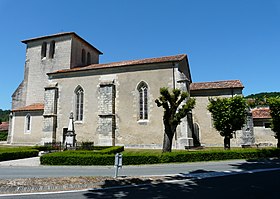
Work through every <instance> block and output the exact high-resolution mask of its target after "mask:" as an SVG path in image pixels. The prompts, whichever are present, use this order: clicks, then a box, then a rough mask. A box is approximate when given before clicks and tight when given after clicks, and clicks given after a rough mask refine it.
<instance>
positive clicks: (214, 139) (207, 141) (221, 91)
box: [190, 80, 244, 146]
mask: <svg viewBox="0 0 280 199" xmlns="http://www.w3.org/2000/svg"><path fill="white" fill-rule="evenodd" d="M243 88H244V86H243V84H242V83H241V82H240V81H239V80H227V81H214V82H199V83H192V84H191V85H190V94H191V97H194V98H195V99H196V106H195V108H194V110H193V111H192V113H193V122H194V136H193V138H194V139H195V140H194V143H198V144H202V145H204V146H223V137H221V135H220V134H219V133H218V132H217V130H216V129H215V128H214V127H213V124H212V116H211V113H210V112H209V111H208V110H207V106H208V104H209V100H208V98H209V97H212V98H215V97H231V96H233V95H242V90H243ZM240 136H241V135H239V137H240ZM239 137H237V139H236V137H235V138H233V139H231V145H232V146H240V145H241V144H243V143H242V141H241V140H240V139H239Z"/></svg>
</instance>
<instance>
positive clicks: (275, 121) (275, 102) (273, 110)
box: [267, 97, 280, 148]
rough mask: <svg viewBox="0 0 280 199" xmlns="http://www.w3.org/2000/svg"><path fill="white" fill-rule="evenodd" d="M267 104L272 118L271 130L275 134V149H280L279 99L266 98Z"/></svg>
mask: <svg viewBox="0 0 280 199" xmlns="http://www.w3.org/2000/svg"><path fill="white" fill-rule="evenodd" d="M267 102H268V105H269V109H270V115H271V118H272V126H271V129H272V130H273V131H274V132H275V138H276V139H277V140H278V142H277V148H280V97H271V98H268V99H267Z"/></svg>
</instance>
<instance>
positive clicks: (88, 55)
mask: <svg viewBox="0 0 280 199" xmlns="http://www.w3.org/2000/svg"><path fill="white" fill-rule="evenodd" d="M89 64H91V57H90V53H89V52H88V53H87V65H89Z"/></svg>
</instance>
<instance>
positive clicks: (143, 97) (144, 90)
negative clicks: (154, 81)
mask: <svg viewBox="0 0 280 199" xmlns="http://www.w3.org/2000/svg"><path fill="white" fill-rule="evenodd" d="M137 90H138V92H139V119H140V120H147V119H148V85H147V84H146V83H145V82H140V83H139V85H138V87H137Z"/></svg>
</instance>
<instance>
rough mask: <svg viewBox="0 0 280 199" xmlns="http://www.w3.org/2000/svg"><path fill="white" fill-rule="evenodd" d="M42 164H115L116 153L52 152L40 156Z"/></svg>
mask: <svg viewBox="0 0 280 199" xmlns="http://www.w3.org/2000/svg"><path fill="white" fill-rule="evenodd" d="M40 161H41V164H42V165H46V164H47V165H113V164H114V161H115V155H114V154H111V155H100V154H89V153H85V154H82V153H78V154H75V153H64V152H57V153H50V154H46V155H43V156H41V157H40Z"/></svg>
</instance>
